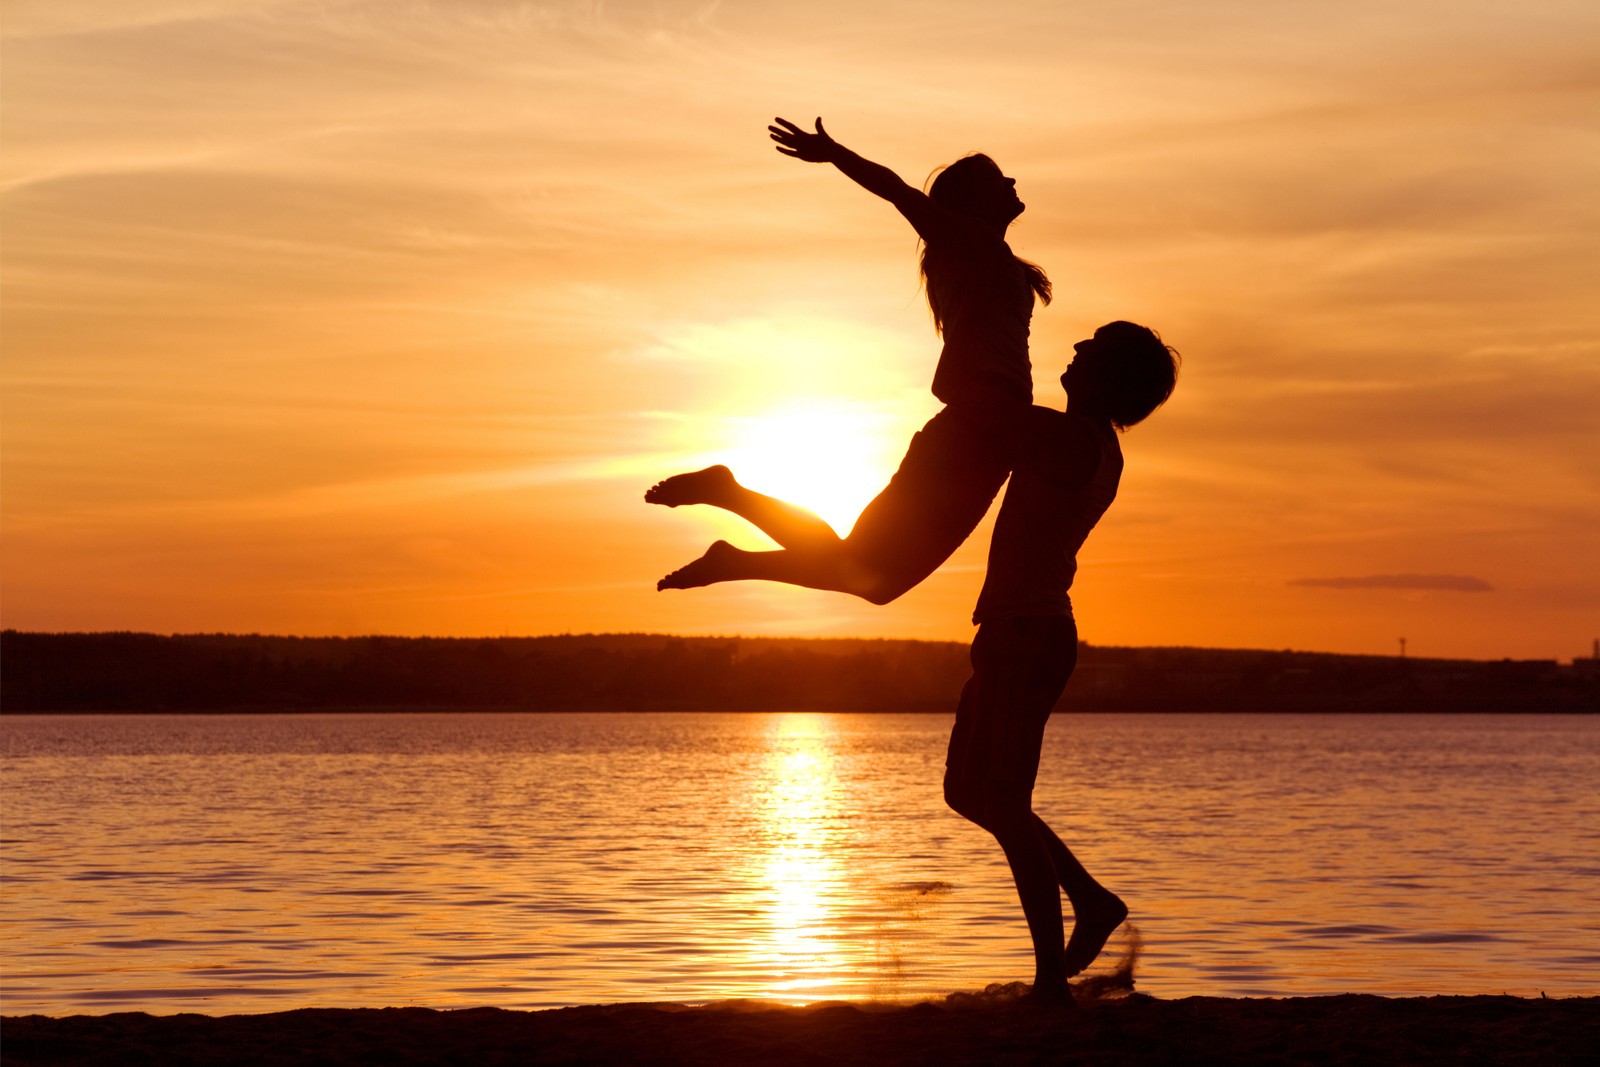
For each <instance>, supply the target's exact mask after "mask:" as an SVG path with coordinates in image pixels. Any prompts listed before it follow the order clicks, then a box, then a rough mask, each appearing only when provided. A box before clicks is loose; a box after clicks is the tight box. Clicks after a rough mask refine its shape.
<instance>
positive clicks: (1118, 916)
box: [1066, 893, 1128, 978]
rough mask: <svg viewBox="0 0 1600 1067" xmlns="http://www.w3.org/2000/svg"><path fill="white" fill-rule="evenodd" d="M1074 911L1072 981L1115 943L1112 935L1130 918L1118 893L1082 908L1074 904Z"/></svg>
mask: <svg viewBox="0 0 1600 1067" xmlns="http://www.w3.org/2000/svg"><path fill="white" fill-rule="evenodd" d="M1073 911H1074V913H1075V914H1076V919H1075V921H1074V922H1073V924H1072V936H1071V937H1070V938H1068V939H1067V957H1066V965H1067V976H1068V977H1069V978H1070V977H1072V976H1073V975H1076V974H1081V973H1082V972H1083V969H1084V968H1085V967H1087V966H1089V964H1091V963H1093V962H1094V961H1095V957H1097V956H1099V955H1100V950H1101V949H1103V948H1105V947H1106V942H1107V941H1109V940H1110V939H1111V933H1112V931H1114V930H1115V929H1116V928H1117V927H1119V926H1121V925H1122V922H1123V920H1124V919H1126V918H1127V917H1128V906H1127V905H1126V904H1124V903H1123V902H1122V899H1121V898H1120V897H1118V896H1117V895H1116V894H1115V893H1107V894H1106V895H1105V896H1104V897H1103V898H1102V899H1100V900H1098V901H1096V902H1095V903H1093V904H1088V905H1085V906H1082V907H1079V906H1078V902H1077V901H1074V902H1073Z"/></svg>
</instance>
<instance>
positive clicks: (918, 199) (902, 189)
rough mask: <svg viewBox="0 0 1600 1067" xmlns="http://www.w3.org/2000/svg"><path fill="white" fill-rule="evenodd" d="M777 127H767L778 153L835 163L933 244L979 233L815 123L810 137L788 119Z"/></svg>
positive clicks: (963, 217)
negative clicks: (814, 130)
mask: <svg viewBox="0 0 1600 1067" xmlns="http://www.w3.org/2000/svg"><path fill="white" fill-rule="evenodd" d="M773 122H774V123H776V125H773V126H768V127H767V130H768V131H769V132H770V133H771V135H772V139H773V140H774V141H776V142H778V151H779V152H781V153H783V154H784V155H786V156H792V157H794V158H795V159H801V160H805V161H806V162H807V163H832V164H833V165H834V166H835V167H837V168H839V170H840V172H841V173H843V174H844V176H845V177H847V178H849V179H850V180H851V181H853V182H855V183H856V184H857V185H859V186H861V188H863V189H865V190H866V191H867V192H869V193H871V194H873V195H874V196H879V197H882V198H883V199H885V200H887V201H889V203H891V204H893V205H894V206H895V208H896V209H897V210H898V211H899V212H900V214H902V215H904V216H905V217H906V221H907V222H910V223H911V226H912V228H913V229H915V230H916V231H917V236H919V237H921V238H922V239H923V240H924V241H927V242H929V243H930V244H931V243H933V242H935V241H949V240H951V239H954V238H957V237H961V236H965V235H967V234H969V233H971V232H972V231H974V230H975V229H979V227H977V226H976V225H975V224H974V221H973V220H971V219H967V218H966V217H965V216H962V215H958V214H956V213H955V212H953V211H950V210H949V209H947V208H943V207H940V206H939V205H938V204H935V203H934V202H933V201H932V200H930V199H928V196H927V194H925V193H924V192H923V191H922V190H920V189H917V188H915V187H913V186H911V185H908V184H906V182H905V181H904V180H903V179H902V178H901V177H900V175H898V174H896V173H895V172H894V171H892V170H890V169H889V168H888V167H885V166H884V165H883V164H881V163H874V162H873V161H872V160H870V159H866V158H864V157H862V156H859V155H857V154H856V153H854V152H852V151H850V149H848V148H846V147H845V146H844V145H842V144H840V143H839V142H838V141H835V140H834V139H833V138H832V137H831V136H829V134H828V131H827V130H825V129H824V128H823V126H822V119H820V118H819V119H817V121H816V127H817V128H816V132H815V133H808V132H806V131H805V130H802V129H801V128H800V127H798V126H796V125H795V124H794V123H792V122H790V121H789V120H788V119H782V118H780V119H774V120H773Z"/></svg>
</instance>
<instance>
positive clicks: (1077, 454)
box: [1017, 404, 1116, 486]
mask: <svg viewBox="0 0 1600 1067" xmlns="http://www.w3.org/2000/svg"><path fill="white" fill-rule="evenodd" d="M1024 434H1025V437H1026V442H1027V443H1026V447H1024V449H1023V450H1022V455H1021V458H1020V459H1019V461H1018V463H1017V469H1018V470H1019V471H1025V472H1026V473H1028V474H1030V475H1034V476H1037V477H1040V478H1044V479H1046V480H1048V481H1051V482H1054V483H1057V484H1058V485H1062V486H1075V485H1081V484H1083V483H1084V482H1087V481H1088V480H1089V479H1090V478H1091V477H1092V476H1093V475H1094V472H1095V470H1096V468H1098V467H1099V465H1100V459H1101V456H1102V455H1103V454H1104V450H1105V447H1106V442H1105V440H1104V439H1103V438H1104V435H1103V434H1102V433H1101V432H1100V431H1099V429H1097V428H1096V426H1095V425H1094V423H1092V422H1090V421H1089V420H1088V419H1086V418H1084V417H1082V416H1081V415H1074V414H1072V413H1071V412H1068V411H1057V410H1055V409H1054V408H1047V407H1041V406H1039V405H1037V404H1035V405H1033V406H1032V407H1030V408H1029V409H1028V411H1027V413H1026V427H1025V430H1024ZM1110 444H1111V446H1112V447H1113V448H1114V447H1115V446H1116V442H1115V440H1112V441H1111V442H1110Z"/></svg>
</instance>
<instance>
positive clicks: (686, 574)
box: [656, 468, 740, 592]
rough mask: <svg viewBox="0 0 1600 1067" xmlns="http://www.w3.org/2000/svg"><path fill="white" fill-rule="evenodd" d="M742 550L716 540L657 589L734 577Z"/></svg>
mask: <svg viewBox="0 0 1600 1067" xmlns="http://www.w3.org/2000/svg"><path fill="white" fill-rule="evenodd" d="M724 469H726V468H724ZM739 555H740V552H739V550H738V549H737V548H734V547H733V546H732V545H730V544H728V542H726V541H714V542H712V544H711V547H710V548H708V549H706V554H705V555H703V556H701V557H700V558H699V559H697V560H695V561H694V562H693V563H688V564H685V565H684V566H682V567H679V568H678V569H677V570H675V571H673V572H672V573H671V574H669V575H667V576H666V577H665V578H663V579H661V580H660V581H659V582H657V583H656V590H657V591H658V592H659V591H660V590H662V589H698V588H699V587H700V586H702V585H712V584H714V583H716V582H726V581H728V580H729V579H731V578H732V577H733V575H732V573H730V571H729V567H730V566H731V565H732V563H733V561H734V560H735V559H737V558H738V557H739Z"/></svg>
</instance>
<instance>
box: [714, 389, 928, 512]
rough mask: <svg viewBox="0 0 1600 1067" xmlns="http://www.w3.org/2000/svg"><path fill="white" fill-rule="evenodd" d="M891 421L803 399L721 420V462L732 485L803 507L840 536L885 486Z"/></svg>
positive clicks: (892, 448) (896, 446) (894, 454)
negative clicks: (725, 431)
mask: <svg viewBox="0 0 1600 1067" xmlns="http://www.w3.org/2000/svg"><path fill="white" fill-rule="evenodd" d="M898 422H899V420H897V419H895V418H893V417H891V416H890V415H889V414H887V413H886V412H884V411H883V410H882V409H881V408H876V409H875V408H873V407H871V406H869V405H866V404H861V403H855V402H851V401H846V400H823V399H817V400H805V401H797V402H795V403H793V404H789V405H786V406H783V407H778V408H772V409H769V410H767V411H764V412H762V413H760V414H758V415H753V416H739V417H736V418H733V419H730V420H729V423H730V426H729V450H728V452H727V453H726V458H725V459H724V460H723V461H724V462H726V463H727V465H728V466H729V467H731V468H732V469H733V472H734V475H735V476H736V477H737V478H738V479H739V481H740V483H741V484H743V485H745V486H746V487H748V488H750V489H754V490H755V491H756V492H758V493H766V494H767V495H768V496H775V497H778V498H779V499H782V500H786V501H788V502H789V503H791V504H798V505H800V506H801V507H805V508H810V509H811V510H812V511H815V512H816V513H817V514H818V515H820V516H822V518H823V519H824V520H826V521H827V522H828V524H829V525H831V526H832V527H833V528H834V529H835V530H837V531H838V532H839V533H840V534H841V535H842V534H845V533H848V532H849V531H850V527H851V526H852V525H853V524H854V523H855V521H856V517H857V516H858V515H859V514H860V513H861V509H862V508H864V507H866V505H867V503H868V501H870V500H871V499H872V498H873V497H874V496H876V495H877V494H878V491H879V490H880V489H882V488H883V487H884V485H885V484H887V483H888V480H889V476H890V475H891V474H893V473H894V468H895V464H896V462H897V458H898V455H899V451H900V449H901V448H903V446H904V443H905V442H904V441H903V440H901V441H896V440H895V430H896V429H897V424H898Z"/></svg>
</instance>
